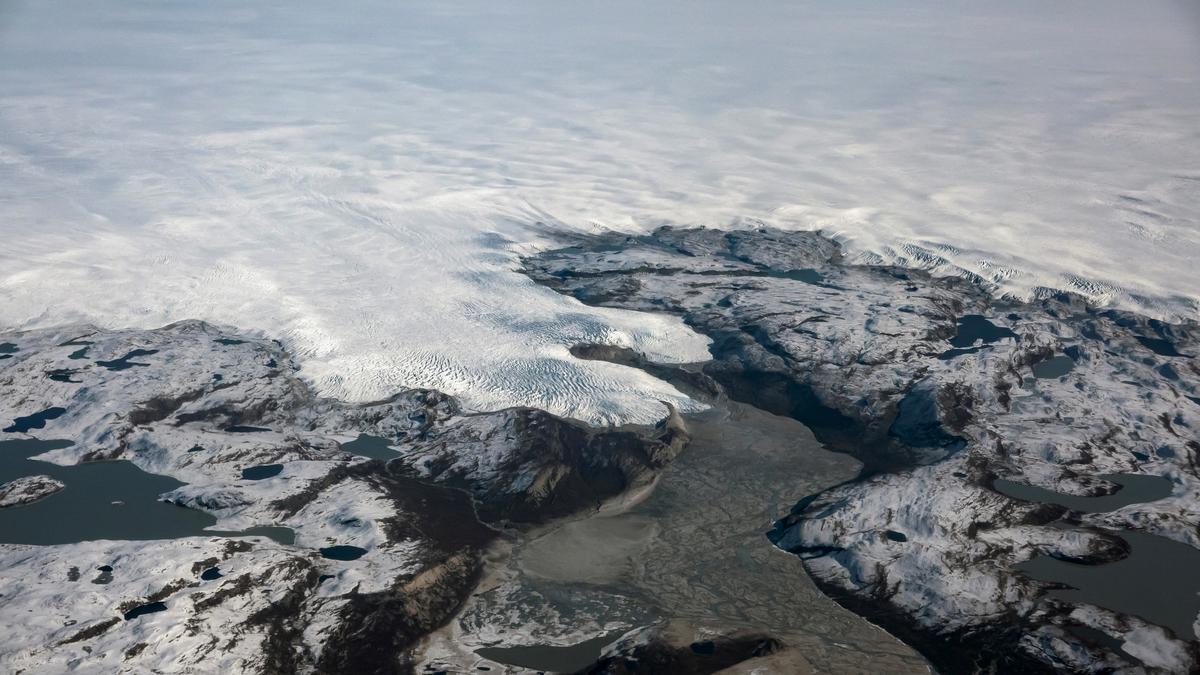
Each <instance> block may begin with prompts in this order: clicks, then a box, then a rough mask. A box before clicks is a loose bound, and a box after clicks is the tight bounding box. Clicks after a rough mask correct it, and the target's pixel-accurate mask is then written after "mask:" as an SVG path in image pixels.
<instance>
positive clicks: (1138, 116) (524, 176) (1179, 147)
mask: <svg viewBox="0 0 1200 675" xmlns="http://www.w3.org/2000/svg"><path fill="white" fill-rule="evenodd" d="M993 4H995V5H997V6H983V5H979V6H976V5H966V4H964V5H958V4H953V5H946V4H944V3H926V4H915V5H914V4H911V3H905V6H903V7H900V6H897V5H898V3H891V2H886V3H885V2H879V3H869V2H862V3H845V4H843V3H838V4H837V5H830V4H829V3H811V4H809V3H800V2H790V1H789V2H782V1H780V2H769V1H768V2H757V3H741V2H711V1H707V0H697V1H689V2H675V1H668V0H664V1H660V2H654V1H651V2H647V1H646V0H639V1H638V2H624V1H615V2H614V1H610V2H603V3H599V2H597V3H580V2H548V1H547V2H542V1H527V2H519V3H495V2H462V1H460V0H439V1H438V2H398V3H390V2H389V3H382V2H380V3H370V2H367V3H305V2H287V3H274V4H269V3H255V4H254V5H253V6H246V4H245V3H232V2H204V3H149V2H146V3H143V2H129V1H128V0H116V1H114V2H106V3H95V2H54V3H36V2H6V3H3V4H0V236H2V237H3V241H4V246H3V247H2V250H0V326H4V327H8V328H23V327H34V326H48V325H55V324H62V323H64V322H68V321H91V322H95V323H99V324H102V325H105V326H147V327H148V326H155V325H161V324H164V323H167V322H169V321H173V320H178V319H183V318H202V319H208V320H211V321H216V322H221V323H227V324H233V325H237V326H240V327H243V328H247V329H251V330H258V331H262V332H264V333H266V334H269V335H271V336H276V337H282V338H283V339H284V340H286V342H287V343H288V345H289V347H290V348H291V349H293V350H294V351H295V352H296V353H297V354H299V355H300V357H301V359H302V363H303V367H304V371H303V372H304V374H305V375H306V376H308V377H309V378H310V379H311V380H312V381H313V382H315V383H316V384H317V385H318V386H319V388H320V389H321V391H323V392H324V393H327V394H331V395H335V396H339V397H344V398H349V399H359V400H362V399H371V398H377V397H380V396H384V395H387V394H388V393H390V392H392V391H393V390H395V389H396V388H397V387H399V386H426V387H436V388H438V389H442V390H444V391H447V392H449V393H452V394H457V395H459V396H461V397H463V398H464V399H465V401H466V402H467V403H468V404H469V405H471V406H475V407H479V408H497V407H502V406H506V405H515V404H525V405H536V406H540V407H544V408H547V409H549V410H552V411H555V412H559V413H565V414H569V415H573V416H576V417H579V418H582V419H586V420H590V421H594V422H605V421H620V420H626V419H635V420H642V421H645V420H649V419H652V418H654V417H657V416H658V415H659V414H660V413H661V411H662V408H661V406H660V404H659V403H658V401H659V400H667V401H675V402H681V401H682V400H683V399H682V398H681V397H680V396H679V394H678V393H677V392H675V391H674V390H673V389H672V388H671V387H669V386H667V385H665V384H663V383H661V382H658V381H656V380H654V379H652V378H649V377H648V376H645V375H643V374H641V373H638V372H634V371H631V370H629V369H625V368H620V367H617V366H612V365H608V364H603V363H592V362H579V361H576V360H574V359H572V358H571V357H570V356H569V354H568V353H567V351H566V347H567V346H568V345H570V344H571V343H572V342H576V341H580V340H590V341H601V342H610V343H616V344H622V345H627V346H633V347H636V348H638V349H641V350H643V351H645V352H646V353H648V354H649V355H650V356H651V357H653V358H657V359H663V360H676V361H687V360H696V359H702V358H704V357H705V356H706V344H707V343H706V341H705V340H704V339H703V338H702V337H700V336H698V335H696V334H694V333H692V332H691V331H690V330H688V329H687V328H686V327H685V326H683V325H682V324H681V323H680V322H679V321H677V320H674V319H670V318H667V317H658V316H647V315H639V314H634V313H629V312H619V311H604V310H596V309H591V308H586V307H583V306H581V305H579V304H578V303H576V302H574V301H572V300H570V299H567V298H563V297H559V296H557V295H556V294H554V293H552V292H549V291H547V290H545V289H541V288H539V287H536V286H534V285H532V284H531V283H529V282H528V281H527V280H525V279H524V278H523V277H521V276H520V275H519V274H518V273H517V272H516V271H515V270H516V268H517V267H518V265H519V261H518V256H519V255H520V254H521V253H523V252H531V251H534V250H537V248H538V247H542V246H546V245H548V243H549V241H550V240H549V238H548V235H547V232H548V229H547V228H558V227H563V228H575V229H581V230H589V229H599V228H618V229H628V230H631V231H636V230H641V229H645V228H649V227H653V226H656V225H659V224H663V223H674V224H679V225H707V226H717V227H741V226H746V225H748V224H755V223H759V222H762V223H767V224H772V225H777V226H782V227H792V228H817V229H821V230H823V231H825V232H827V233H830V234H833V235H836V236H838V237H839V238H840V239H841V240H842V241H844V242H845V243H846V244H847V245H848V246H849V247H850V248H851V250H852V251H854V252H856V254H857V255H858V256H859V257H860V259H861V260H864V261H881V260H887V261H894V262H900V263H904V264H911V265H919V266H924V267H931V268H936V269H939V270H941V271H944V272H946V273H964V272H970V273H975V274H978V275H980V276H982V277H983V278H984V279H986V280H989V281H991V282H993V283H995V284H996V285H997V289H998V291H999V292H1007V293H1013V294H1016V295H1021V296H1030V295H1033V294H1036V293H1038V292H1042V289H1053V288H1059V289H1070V290H1075V291H1079V292H1082V293H1085V294H1088V295H1090V296H1091V297H1093V298H1094V299H1096V300H1097V301H1099V302H1104V303H1110V304H1115V305H1120V306H1126V307H1134V308H1138V309H1141V310H1143V311H1148V312H1151V313H1153V314H1157V315H1161V316H1165V317H1180V316H1190V317H1195V316H1196V314H1197V312H1198V309H1197V308H1198V300H1200V283H1198V282H1200V275H1198V273H1197V271H1196V269H1197V266H1196V265H1195V261H1196V260H1200V232H1198V225H1197V218H1198V214H1200V9H1197V5H1195V3H1189V2H1139V3H1127V2H1123V1H1122V2H1103V1H1101V2H1063V3H1040V2H1039V3H993ZM539 223H541V224H544V225H539Z"/></svg>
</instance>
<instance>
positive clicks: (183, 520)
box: [0, 439, 295, 545]
mask: <svg viewBox="0 0 1200 675" xmlns="http://www.w3.org/2000/svg"><path fill="white" fill-rule="evenodd" d="M70 445H71V442H69V441H43V440H36V439H20V440H11V441H0V483H5V482H8V481H11V480H14V479H16V478H21V477H23V476H36V475H45V476H50V477H52V478H56V479H58V480H59V481H62V482H63V483H64V484H65V485H66V487H65V488H63V489H62V490H60V491H59V492H57V493H55V494H52V495H50V496H49V497H46V498H45V499H42V500H40V501H37V502H34V503H32V504H25V505H23V506H13V507H9V508H4V509H0V542H2V543H8V544H36V545H52V544H72V543H76V542H80V541H92V540H96V539H115V540H150V539H177V538H179V537H195V536H213V535H227V536H246V535H261V536H265V537H270V538H271V539H274V540H275V541H278V542H280V543H282V544H289V545H290V544H291V543H292V542H293V540H294V538H295V535H294V533H293V532H292V531H291V530H290V529H288V528H286V527H256V528H251V529H249V530H244V531H242V532H221V531H215V530H206V529H205V528H207V527H210V526H212V525H214V524H215V523H216V522H217V521H216V518H214V517H213V516H211V515H209V514H207V513H204V512H203V511H197V510H195V509H188V508H184V507H181V506H175V505H174V504H169V503H167V502H163V501H159V496H160V495H162V494H163V493H166V492H170V491H171V490H174V489H176V488H178V487H180V486H182V485H183V483H180V482H179V481H177V480H175V479H173V478H169V477H167V476H159V475H157V474H152V473H146V472H145V471H142V470H141V469H139V468H137V467H136V466H135V465H134V464H133V463H132V462H127V461H111V462H85V463H83V464H76V465H73V466H59V465H57V464H51V463H50V462H39V461H35V460H32V459H29V458H30V457H32V456H34V455H39V454H41V453H43V452H47V451H49V450H54V449H57V448H65V447H68V446H70Z"/></svg>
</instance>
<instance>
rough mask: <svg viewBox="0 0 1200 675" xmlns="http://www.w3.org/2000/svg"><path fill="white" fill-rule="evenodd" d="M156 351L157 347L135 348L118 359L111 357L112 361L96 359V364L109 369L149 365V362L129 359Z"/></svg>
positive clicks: (125, 368) (155, 352)
mask: <svg viewBox="0 0 1200 675" xmlns="http://www.w3.org/2000/svg"><path fill="white" fill-rule="evenodd" d="M157 353H158V350H157V349H135V350H133V351H131V352H129V353H128V354H126V355H125V356H122V357H121V358H119V359H113V360H112V361H97V362H96V365H98V366H103V367H105V368H108V369H109V370H127V369H129V368H133V367H134V366H140V367H145V366H149V365H150V364H149V363H137V362H135V361H132V360H130V359H135V358H137V357H139V356H150V355H152V354H157Z"/></svg>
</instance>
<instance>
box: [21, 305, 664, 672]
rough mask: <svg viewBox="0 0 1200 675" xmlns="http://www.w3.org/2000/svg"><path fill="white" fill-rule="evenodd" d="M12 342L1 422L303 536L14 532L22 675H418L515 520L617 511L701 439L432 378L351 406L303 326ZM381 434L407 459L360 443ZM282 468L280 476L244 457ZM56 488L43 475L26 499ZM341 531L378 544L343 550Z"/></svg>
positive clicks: (356, 543) (188, 501) (248, 522)
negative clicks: (438, 388)
mask: <svg viewBox="0 0 1200 675" xmlns="http://www.w3.org/2000/svg"><path fill="white" fill-rule="evenodd" d="M0 344H4V345H5V347H6V349H5V358H4V359H2V360H0V417H3V418H5V419H3V420H0V422H3V424H4V425H6V428H5V432H4V433H3V434H0V440H11V439H18V438H25V437H28V435H33V436H36V437H38V438H41V439H65V440H68V441H70V442H72V443H73V445H70V446H69V447H62V448H59V449H56V450H52V451H50V452H47V453H45V454H42V455H40V456H38V457H37V459H38V460H41V461H48V462H53V463H56V464H60V465H71V464H75V463H80V462H92V461H103V460H118V459H119V460H129V461H131V462H132V463H134V464H135V465H136V466H138V467H139V468H141V469H143V470H145V471H147V472H152V473H156V474H162V475H167V476H171V477H173V478H175V479H177V480H179V481H181V482H183V483H185V485H183V486H182V487H180V488H178V489H176V490H175V491H173V492H171V493H168V494H166V495H164V496H163V499H165V500H167V501H169V502H173V503H175V504H178V505H180V506H185V507H190V508H193V509H199V510H202V511H205V512H207V513H209V514H212V515H213V516H215V517H216V519H217V523H216V527H217V528H220V529H221V530H223V531H241V530H243V529H246V528H249V527H252V526H279V527H286V528H290V529H291V530H293V531H294V533H295V541H294V545H285V544H282V543H278V542H277V541H275V540H272V539H269V538H265V537H259V536H245V537H237V536H223V535H222V536H219V535H217V534H215V533H214V535H213V536H211V537H209V536H204V537H185V538H180V539H172V540H158V541H151V542H144V541H135V542H129V541H105V540H101V541H82V542H78V543H72V544H66V545H56V546H26V545H15V544H0V572H2V573H0V630H2V631H3V634H4V636H5V638H4V640H3V643H2V644H0V670H3V671H5V672H13V673H19V672H24V673H42V672H66V671H68V670H70V671H73V672H97V673H99V672H104V673H109V672H221V673H238V672H323V673H326V672H327V673H338V672H354V673H361V672H404V671H406V670H409V669H410V668H411V660H412V656H411V648H412V646H413V645H414V643H415V642H416V641H417V640H418V639H419V638H420V637H421V636H423V635H425V634H426V633H428V632H429V631H430V630H432V629H434V628H436V627H437V626H439V625H441V624H442V623H444V622H445V621H446V620H447V619H449V617H451V616H452V615H453V614H454V612H455V611H456V609H457V608H458V607H459V606H460V604H461V603H462V601H463V599H464V598H465V597H466V596H467V594H469V593H470V592H471V590H472V589H473V588H474V586H475V583H476V580H477V577H478V575H479V572H480V569H481V565H482V555H483V552H484V550H485V549H486V548H487V546H488V545H489V543H490V542H491V541H492V540H493V539H494V538H495V537H496V536H497V531H498V528H499V527H501V526H506V525H519V524H523V523H534V522H538V521H543V520H545V519H548V518H551V517H554V516H557V515H562V514H567V513H572V512H575V511H579V510H586V509H588V508H594V507H595V506H597V505H598V504H599V503H601V502H602V501H604V500H605V499H607V498H609V497H612V496H614V495H616V494H618V493H620V492H621V491H623V490H626V489H630V488H635V487H638V486H640V485H643V484H645V483H646V482H647V481H649V480H651V479H652V478H653V475H654V474H655V472H656V471H657V470H658V469H660V468H661V467H662V466H663V465H664V464H665V463H667V462H669V461H670V460H671V459H672V458H673V457H674V456H675V454H676V453H677V452H678V451H679V450H680V449H681V448H682V447H683V446H684V445H685V444H686V442H687V434H686V431H685V430H684V429H683V428H682V426H681V423H680V419H679V417H678V415H676V414H675V413H674V411H672V410H666V411H665V413H666V414H665V417H664V419H663V421H662V422H661V423H660V424H659V425H658V426H656V427H645V426H639V427H625V428H606V429H598V428H592V427H588V426H586V425H584V424H582V423H579V422H575V421H569V420H564V419H562V418H559V417H556V416H554V415H551V414H549V413H546V412H543V411H540V410H534V409H528V408H512V409H507V410H502V411H498V412H492V413H477V414H471V413H466V412H464V411H462V410H461V409H460V408H459V406H458V405H457V403H456V402H455V401H454V400H453V399H451V398H450V397H447V396H445V395H442V394H440V393H438V392H435V391H428V390H406V391H401V392H399V393H397V394H395V395H394V396H392V397H391V398H389V399H387V400H384V401H378V402H373V403H366V404H353V405H352V404H346V403H343V402H340V401H337V400H332V399H328V398H322V397H319V396H316V395H315V394H314V393H313V392H312V390H311V389H310V388H309V387H308V386H307V385H306V384H305V383H304V382H303V381H302V380H301V379H300V378H299V377H298V376H297V372H296V371H297V366H296V364H295V362H294V361H293V359H292V358H291V357H290V356H289V354H288V353H286V352H285V350H284V349H283V347H282V346H281V345H280V344H279V343H277V342H274V341H272V340H268V339H263V338H255V337H251V336H246V335H239V334H236V333H234V332H232V331H230V330H226V329H222V328H218V327H214V326H211V325H208V324H205V323H201V322H197V321H186V322H181V323H176V324H173V325H170V326H166V327H164V328H161V329H157V330H126V331H103V330H97V329H94V328H90V327H83V326H73V327H69V328H63V329H57V330H39V331H31V332H20V333H7V334H0ZM360 434H369V435H372V436H376V437H380V438H383V439H385V440H386V442H387V443H388V444H389V445H390V446H391V447H392V448H393V449H395V451H396V456H395V459H392V460H390V461H387V462H385V461H381V460H375V459H367V458H364V457H360V456H357V455H354V454H351V453H350V452H347V451H345V450H343V449H342V447H341V444H342V443H345V442H347V441H350V440H353V439H355V438H357V437H358V436H359V435H360ZM263 466H270V467H271V471H267V472H265V473H264V474H262V475H266V474H272V472H274V475H269V476H268V477H266V478H261V477H260V476H261V475H254V472H253V471H252V472H251V474H250V475H249V477H248V476H246V475H243V471H244V470H246V469H253V468H254V467H263ZM250 478H254V479H250ZM53 487H54V485H51V484H50V483H48V482H47V481H45V480H41V478H39V477H36V476H33V477H26V478H23V479H19V480H17V481H14V482H12V483H9V484H8V485H6V486H5V487H4V488H3V494H4V495H5V497H4V499H5V500H8V501H11V500H13V499H15V500H18V501H19V500H28V499H32V498H34V497H35V496H37V495H38V494H39V493H44V492H46V491H49V490H51V489H52V488H53ZM131 517H136V514H131ZM333 547H353V548H349V549H334V550H337V551H343V552H344V551H352V552H354V553H356V554H357V553H361V555H359V556H358V557H357V558H354V556H353V555H350V556H345V555H330V556H326V555H323V554H322V553H320V550H321V549H327V550H328V549H333ZM345 557H350V558H354V559H350V560H345V559H341V558H345Z"/></svg>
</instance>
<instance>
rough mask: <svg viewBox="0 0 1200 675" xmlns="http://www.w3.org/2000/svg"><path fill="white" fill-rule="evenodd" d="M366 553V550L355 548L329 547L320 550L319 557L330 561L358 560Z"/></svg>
mask: <svg viewBox="0 0 1200 675" xmlns="http://www.w3.org/2000/svg"><path fill="white" fill-rule="evenodd" d="M366 553H367V549H365V548H359V547H357V546H329V547H327V548H323V549H321V557H322V558H328V559H330V560H358V559H359V558H361V557H363V556H364V555H366Z"/></svg>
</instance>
